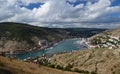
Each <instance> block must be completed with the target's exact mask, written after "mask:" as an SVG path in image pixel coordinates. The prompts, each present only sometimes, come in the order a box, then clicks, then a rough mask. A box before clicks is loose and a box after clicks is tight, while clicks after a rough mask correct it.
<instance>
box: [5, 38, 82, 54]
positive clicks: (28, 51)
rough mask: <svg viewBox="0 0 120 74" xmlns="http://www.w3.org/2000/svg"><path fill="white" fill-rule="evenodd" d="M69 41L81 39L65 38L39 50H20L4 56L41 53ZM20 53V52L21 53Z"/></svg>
mask: <svg viewBox="0 0 120 74" xmlns="http://www.w3.org/2000/svg"><path fill="white" fill-rule="evenodd" d="M70 39H81V38H66V39H63V40H61V41H57V42H51V43H49V44H50V45H48V46H45V47H42V48H41V49H40V48H38V49H37V48H36V49H32V50H27V51H26V50H20V52H19V51H17V50H16V51H17V53H14V52H11V53H5V55H19V54H26V53H31V52H37V51H43V50H49V49H51V48H52V47H55V46H57V45H58V44H59V43H62V42H63V41H65V40H70ZM21 51H22V52H21Z"/></svg>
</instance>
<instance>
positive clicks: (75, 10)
mask: <svg viewBox="0 0 120 74" xmlns="http://www.w3.org/2000/svg"><path fill="white" fill-rule="evenodd" d="M0 22H19V23H28V24H31V25H35V26H41V27H51V28H55V27H57V28H69V27H70V28H71V27H85V28H118V27H120V0H0Z"/></svg>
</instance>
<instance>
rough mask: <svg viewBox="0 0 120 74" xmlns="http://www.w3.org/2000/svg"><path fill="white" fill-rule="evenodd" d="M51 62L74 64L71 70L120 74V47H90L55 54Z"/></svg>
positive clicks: (62, 64) (64, 64) (97, 73)
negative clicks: (111, 48)
mask: <svg viewBox="0 0 120 74" xmlns="http://www.w3.org/2000/svg"><path fill="white" fill-rule="evenodd" d="M50 59H51V61H50V62H51V63H52V64H54V65H60V66H62V67H65V66H67V65H68V64H70V65H72V67H71V70H75V69H77V70H78V71H79V70H80V71H81V70H84V71H89V72H94V73H96V74H120V49H117V50H109V49H90V50H82V51H81V50H80V51H76V52H71V53H66V54H61V55H54V56H53V57H52V58H50Z"/></svg>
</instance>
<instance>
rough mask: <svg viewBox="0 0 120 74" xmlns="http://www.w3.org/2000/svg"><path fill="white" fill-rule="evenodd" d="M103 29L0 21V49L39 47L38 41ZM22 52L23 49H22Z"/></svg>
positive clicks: (79, 35)
mask: <svg viewBox="0 0 120 74" xmlns="http://www.w3.org/2000/svg"><path fill="white" fill-rule="evenodd" d="M104 30H105V29H88V28H67V29H61V28H45V27H38V26H32V25H28V24H23V23H13V22H3V23H0V51H5V52H10V51H14V50H29V49H40V47H41V46H40V45H39V42H40V41H43V40H44V41H47V42H48V44H50V43H52V44H53V43H56V42H58V41H61V40H63V39H66V38H72V37H90V36H93V35H95V34H96V33H99V32H102V31H104ZM23 52H24V51H23Z"/></svg>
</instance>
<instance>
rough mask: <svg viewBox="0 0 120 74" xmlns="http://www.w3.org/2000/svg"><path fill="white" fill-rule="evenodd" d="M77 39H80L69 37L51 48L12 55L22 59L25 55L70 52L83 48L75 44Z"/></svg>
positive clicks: (33, 55)
mask: <svg viewBox="0 0 120 74" xmlns="http://www.w3.org/2000/svg"><path fill="white" fill-rule="evenodd" d="M78 40H80V39H69V40H65V41H62V42H61V43H58V45H56V46H54V47H53V48H48V49H47V50H39V51H34V52H31V53H24V54H17V55H14V56H16V57H17V58H18V59H21V60H23V59H25V58H27V57H36V56H41V55H43V54H47V55H50V54H54V53H60V52H70V51H73V50H80V49H81V50H82V49H84V48H85V47H83V45H79V46H77V45H76V44H75V42H76V41H78Z"/></svg>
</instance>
